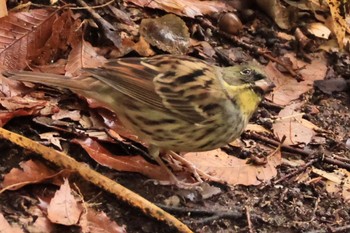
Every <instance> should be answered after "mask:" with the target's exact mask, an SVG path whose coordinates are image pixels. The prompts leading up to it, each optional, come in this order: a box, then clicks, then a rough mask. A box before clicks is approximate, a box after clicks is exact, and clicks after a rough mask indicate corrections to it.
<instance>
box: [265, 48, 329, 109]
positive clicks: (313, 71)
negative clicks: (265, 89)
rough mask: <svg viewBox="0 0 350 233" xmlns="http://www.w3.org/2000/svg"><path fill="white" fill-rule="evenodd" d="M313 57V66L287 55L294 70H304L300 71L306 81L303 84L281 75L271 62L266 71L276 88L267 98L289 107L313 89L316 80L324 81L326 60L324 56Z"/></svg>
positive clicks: (315, 55) (316, 55)
mask: <svg viewBox="0 0 350 233" xmlns="http://www.w3.org/2000/svg"><path fill="white" fill-rule="evenodd" d="M313 56H314V58H313V60H312V62H311V64H309V63H306V62H303V61H301V60H298V59H296V58H295V55H293V54H286V55H285V57H286V58H289V59H290V61H291V62H292V64H293V68H294V69H300V68H303V69H301V70H299V71H298V72H299V73H300V74H301V76H302V78H303V79H304V81H301V82H298V81H297V80H296V79H295V78H293V77H290V76H287V75H285V74H283V73H281V72H280V71H279V70H278V69H277V68H276V67H275V66H274V65H273V64H272V62H270V63H269V64H268V65H267V66H266V68H265V71H266V73H267V76H268V77H269V78H270V79H271V80H272V81H273V82H274V84H275V85H276V87H275V88H274V89H273V92H272V93H270V94H269V95H268V96H267V97H266V98H267V99H269V100H271V101H272V102H274V103H276V104H279V105H287V104H288V103H290V102H291V101H292V100H296V99H298V98H299V96H300V95H301V94H304V93H306V92H308V91H309V90H310V89H312V88H313V83H314V81H315V80H322V79H324V78H325V76H326V71H327V61H326V58H325V57H324V55H322V54H314V55H313Z"/></svg>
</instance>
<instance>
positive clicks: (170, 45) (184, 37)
mask: <svg viewBox="0 0 350 233" xmlns="http://www.w3.org/2000/svg"><path fill="white" fill-rule="evenodd" d="M140 34H141V36H143V37H144V38H145V40H146V41H147V42H148V43H150V44H151V45H153V46H156V47H158V48H159V49H161V50H163V51H166V52H169V53H171V54H186V53H187V51H188V49H189V46H190V33H189V32H188V28H187V26H186V24H185V22H184V21H183V20H182V19H181V18H180V17H178V16H176V15H173V14H167V15H164V16H162V17H160V18H156V19H143V20H142V21H141V24H140Z"/></svg>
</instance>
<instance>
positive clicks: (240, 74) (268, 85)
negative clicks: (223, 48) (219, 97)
mask: <svg viewBox="0 0 350 233" xmlns="http://www.w3.org/2000/svg"><path fill="white" fill-rule="evenodd" d="M222 78H223V80H224V81H225V82H224V85H225V89H226V90H227V94H228V96H229V97H230V99H231V101H232V102H235V103H236V104H237V105H238V106H240V108H241V111H242V112H244V113H246V114H247V115H249V116H251V115H252V114H253V112H254V111H255V110H256V108H257V106H258V104H259V103H260V101H261V100H262V98H263V96H264V94H266V93H268V92H269V91H271V90H272V89H273V88H274V87H275V85H274V83H273V82H272V81H271V80H270V79H269V78H268V77H267V76H266V74H265V72H264V71H263V69H262V68H260V67H259V66H258V65H256V64H251V63H249V64H243V65H236V66H231V67H226V68H224V69H223V76H222Z"/></svg>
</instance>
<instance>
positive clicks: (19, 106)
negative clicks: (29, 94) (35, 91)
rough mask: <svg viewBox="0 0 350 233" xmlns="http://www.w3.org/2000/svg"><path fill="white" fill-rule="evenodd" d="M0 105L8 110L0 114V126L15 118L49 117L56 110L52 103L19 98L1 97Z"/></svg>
mask: <svg viewBox="0 0 350 233" xmlns="http://www.w3.org/2000/svg"><path fill="white" fill-rule="evenodd" d="M0 105H2V106H3V107H5V108H6V109H7V110H8V112H4V111H3V112H0V126H3V125H5V124H6V123H7V122H8V121H9V120H11V119H12V118H14V117H16V116H29V115H36V114H41V115H49V114H52V113H54V112H56V111H57V110H58V107H57V105H56V104H54V103H51V102H48V101H40V100H34V99H30V98H23V97H19V96H14V97H2V98H0Z"/></svg>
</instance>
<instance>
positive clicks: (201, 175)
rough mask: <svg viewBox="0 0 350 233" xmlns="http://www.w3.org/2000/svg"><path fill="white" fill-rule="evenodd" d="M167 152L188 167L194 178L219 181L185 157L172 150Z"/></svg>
mask: <svg viewBox="0 0 350 233" xmlns="http://www.w3.org/2000/svg"><path fill="white" fill-rule="evenodd" d="M168 153H169V155H171V156H172V157H173V158H174V159H176V160H178V161H180V162H181V163H182V164H183V165H185V166H186V167H188V168H189V169H190V171H191V172H192V174H193V175H194V177H195V178H196V180H198V181H199V182H203V180H202V178H203V179H206V180H211V181H216V182H220V179H219V178H217V177H215V176H211V175H209V174H208V173H206V172H205V171H203V170H201V169H199V168H197V167H196V166H195V165H194V164H193V163H191V162H190V161H188V160H187V159H185V158H184V157H182V156H181V155H179V154H177V153H175V152H174V151H169V152H168Z"/></svg>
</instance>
